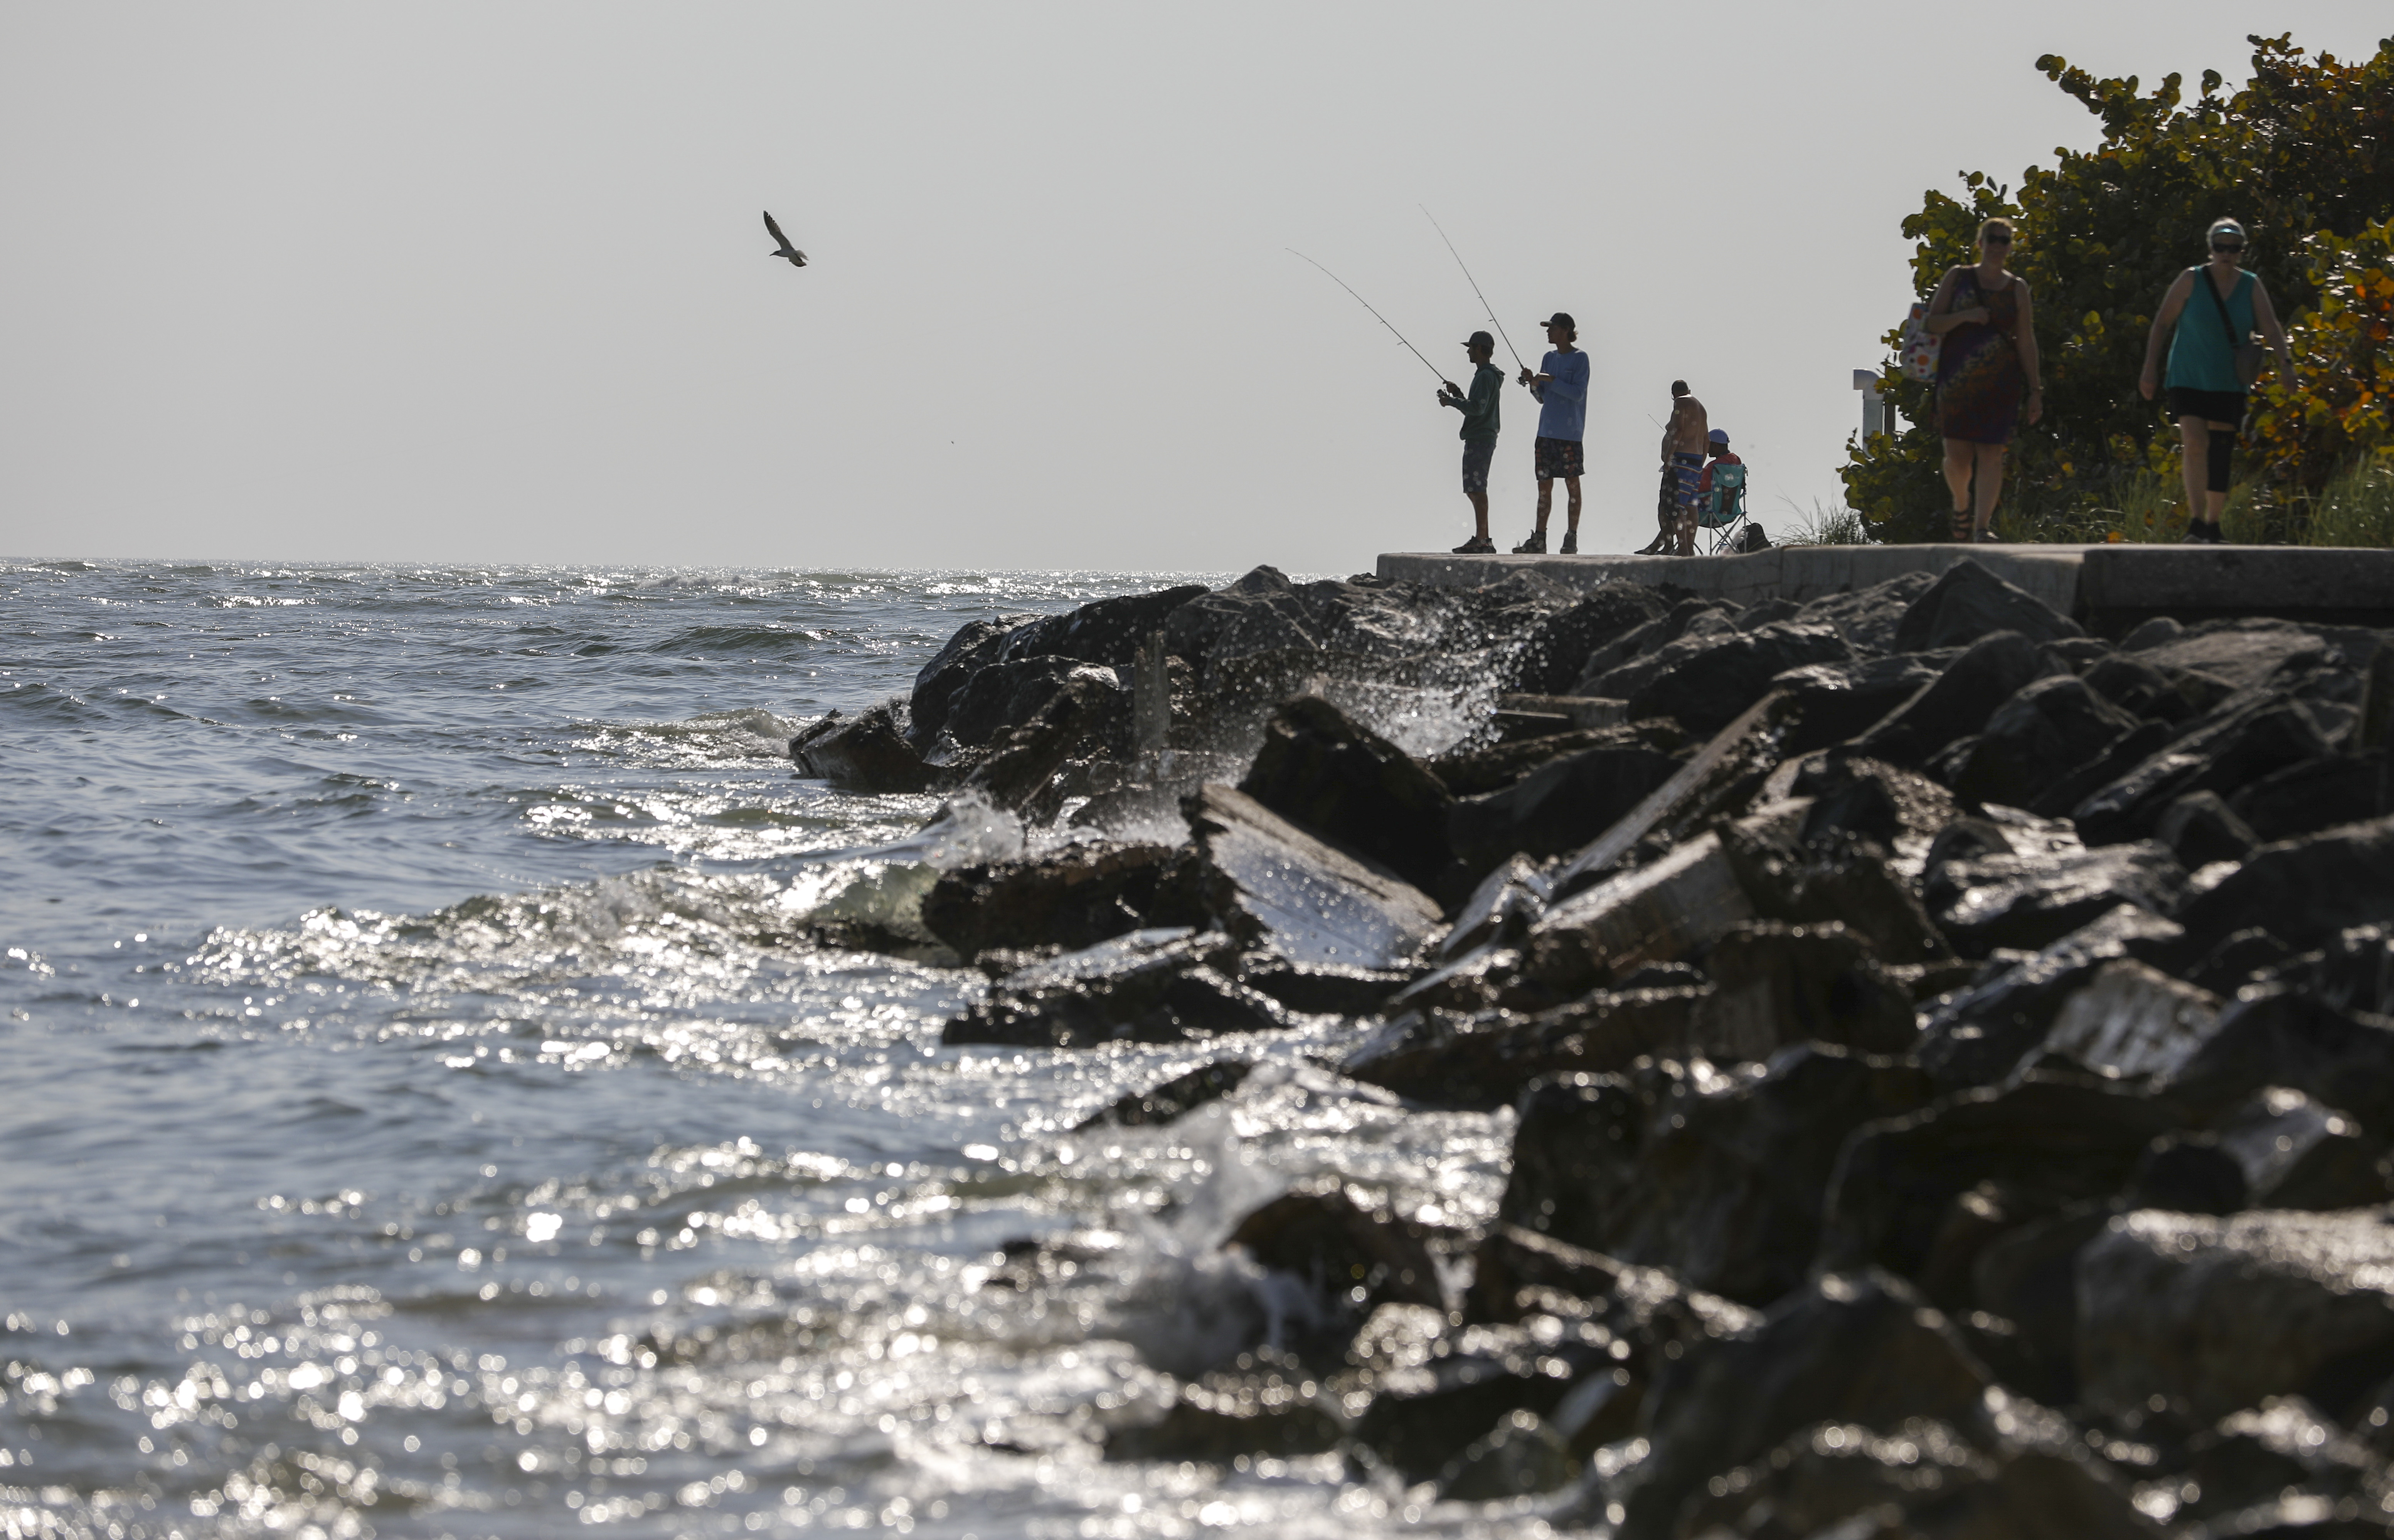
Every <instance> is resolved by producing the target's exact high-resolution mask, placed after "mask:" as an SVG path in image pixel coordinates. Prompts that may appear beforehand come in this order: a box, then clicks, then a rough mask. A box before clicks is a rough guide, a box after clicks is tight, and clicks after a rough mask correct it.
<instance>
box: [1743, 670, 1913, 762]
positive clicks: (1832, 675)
mask: <svg viewBox="0 0 2394 1540" xmlns="http://www.w3.org/2000/svg"><path fill="white" fill-rule="evenodd" d="M1952 661H1953V654H1951V653H1942V652H1940V653H1926V654H1923V653H1901V654H1898V655H1897V656H1895V657H1893V658H1870V659H1860V658H1857V659H1852V660H1851V661H1848V662H1844V663H1810V664H1807V665H1805V666H1804V667H1802V668H1799V669H1790V670H1788V671H1787V672H1785V673H1782V674H1781V675H1780V676H1779V677H1778V678H1776V679H1773V680H1772V681H1771V682H1770V687H1771V688H1773V689H1775V690H1782V691H1784V692H1785V693H1786V695H1787V698H1788V703H1789V705H1790V706H1791V707H1792V708H1793V710H1794V712H1795V719H1796V720H1795V724H1794V725H1793V726H1791V727H1790V728H1789V729H1788V731H1787V744H1786V751H1787V753H1788V755H1789V757H1791V758H1793V757H1795V756H1797V755H1801V754H1809V753H1811V752H1812V751H1813V750H1818V749H1826V748H1828V747H1830V746H1831V745H1832V744H1838V743H1844V742H1846V741H1848V739H1850V738H1853V737H1858V736H1859V735H1861V733H1863V732H1865V731H1867V730H1868V729H1869V728H1870V727H1871V726H1872V725H1873V724H1876V723H1878V722H1880V721H1882V720H1884V719H1885V718H1886V716H1887V715H1888V712H1890V711H1894V710H1895V709H1896V708H1897V707H1899V706H1901V705H1902V704H1903V703H1904V702H1905V701H1907V700H1910V699H1911V698H1913V697H1914V696H1916V695H1918V694H1919V693H1920V692H1921V691H1922V690H1923V689H1925V688H1927V686H1928V685H1932V684H1934V683H1935V682H1936V680H1937V676H1938V675H1939V674H1940V673H1941V672H1944V670H1945V667H1946V665H1947V664H1949V663H1951V662H1952Z"/></svg>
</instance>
